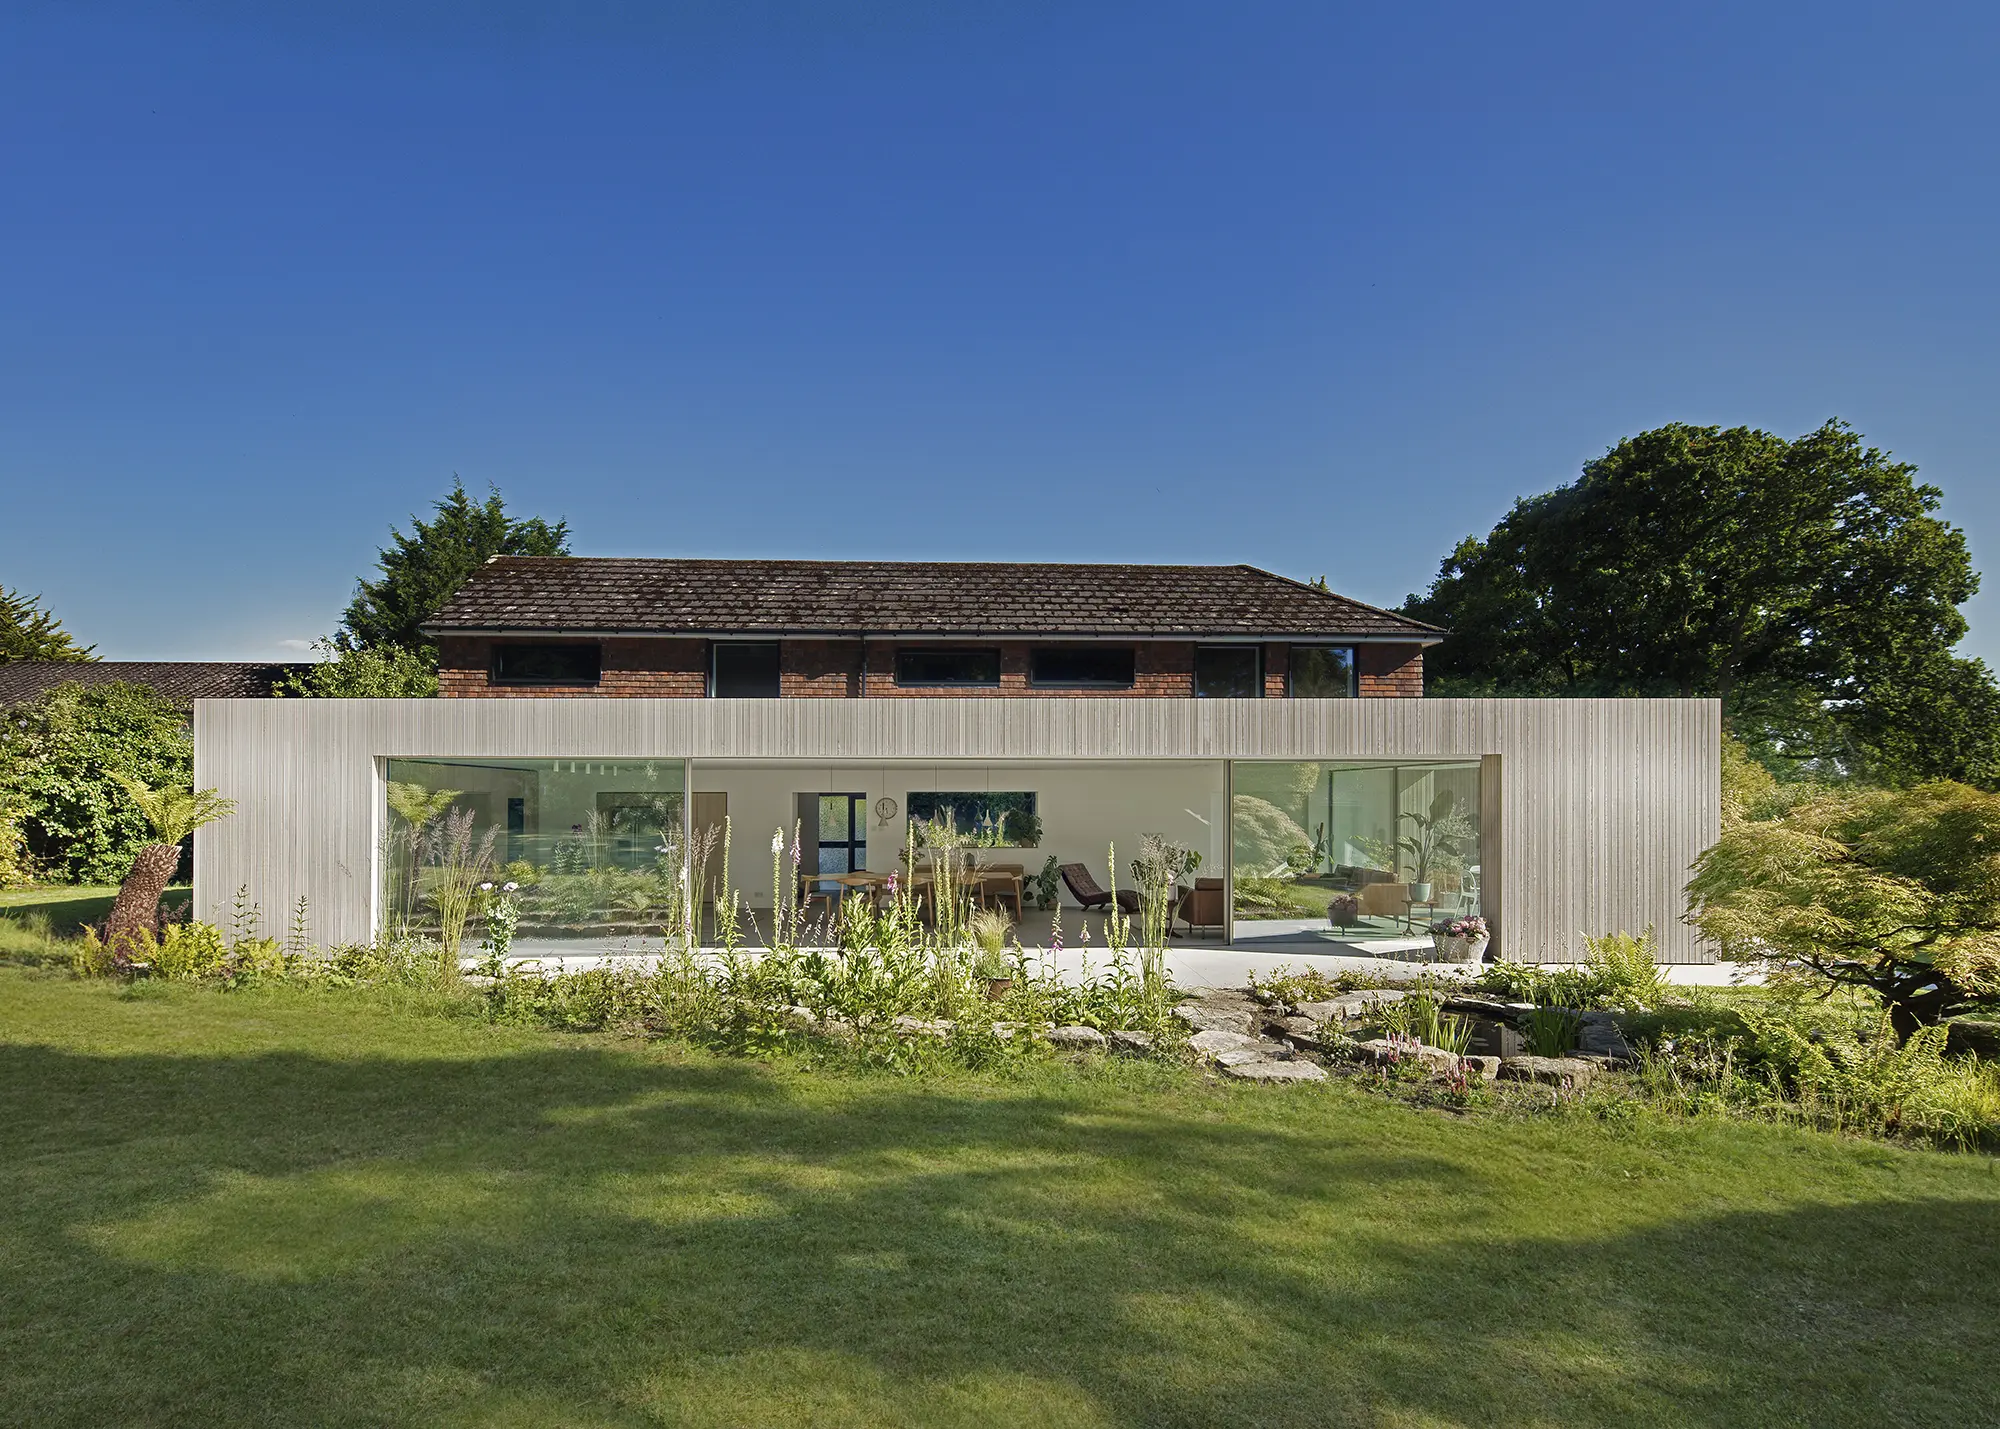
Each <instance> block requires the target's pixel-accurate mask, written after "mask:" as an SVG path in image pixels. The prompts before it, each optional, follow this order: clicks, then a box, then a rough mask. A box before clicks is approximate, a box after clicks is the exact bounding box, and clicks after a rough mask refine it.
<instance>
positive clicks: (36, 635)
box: [0, 586, 97, 665]
mask: <svg viewBox="0 0 2000 1429" xmlns="http://www.w3.org/2000/svg"><path fill="white" fill-rule="evenodd" d="M96 648H97V647H96V646H95V645H78V644H77V643H76V641H75V640H73V639H71V638H70V634H69V632H68V631H67V630H64V629H63V628H62V622H61V621H60V620H57V619H56V618H55V617H54V616H53V615H51V614H49V613H48V612H47V611H46V610H44V609H42V598H41V597H40V596H38V595H22V594H21V593H20V592H19V591H17V590H9V589H7V587H5V586H0V665H7V664H11V663H12V662H14V661H16V660H74V661H83V660H95V659H96V658H97V657H96V656H95V655H93V654H92V653H91V652H92V651H93V650H95V649H96Z"/></svg>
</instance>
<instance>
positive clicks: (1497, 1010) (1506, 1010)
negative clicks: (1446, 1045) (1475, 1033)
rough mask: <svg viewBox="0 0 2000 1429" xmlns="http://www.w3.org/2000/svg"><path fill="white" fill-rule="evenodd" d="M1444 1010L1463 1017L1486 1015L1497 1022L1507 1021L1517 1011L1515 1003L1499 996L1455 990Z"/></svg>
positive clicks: (1445, 1002)
mask: <svg viewBox="0 0 2000 1429" xmlns="http://www.w3.org/2000/svg"><path fill="white" fill-rule="evenodd" d="M1443 1010H1444V1011H1446V1012H1456V1013H1458V1014H1459V1015H1461V1016H1463V1017H1486V1018H1491V1019H1492V1020H1493V1021H1495V1022H1505V1021H1506V1020H1507V1019H1508V1018H1509V1017H1510V1016H1512V1015H1513V1013H1514V1011H1515V1004H1511V1003H1506V1002H1502V1001H1501V1000H1500V999H1499V998H1497V997H1480V996H1478V995H1477V994H1476V993H1469V992H1455V993H1453V994H1452V995H1451V996H1449V997H1447V998H1446V999H1445V1000H1444V1003H1443Z"/></svg>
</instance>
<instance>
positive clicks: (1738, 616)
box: [1403, 421, 2000, 787]
mask: <svg viewBox="0 0 2000 1429" xmlns="http://www.w3.org/2000/svg"><path fill="white" fill-rule="evenodd" d="M1940 497H1941V493H1940V492H1939V491H1938V489H1937V488H1936V487H1934V486H1928V485H1923V484H1920V483H1918V482H1917V480H1916V468H1915V467H1914V466H1912V465H1910V464H1909V463H1907V462H1898V461H1894V460H1891V459H1890V458H1889V457H1888V456H1887V455H1886V454H1884V453H1882V452H1880V451H1877V450H1876V449H1875V448H1873V447H1869V446H1866V445H1864V443H1863V442H1862V440H1861V438H1860V437H1859V436H1858V435H1857V434H1856V433H1855V432H1854V431H1853V430H1852V429H1850V428H1849V427H1848V426H1846V425H1845V424H1844V423H1842V422H1839V421H1829V422H1828V423H1826V425H1824V426H1822V427H1820V428H1819V429H1818V430H1817V431H1812V432H1808V433H1806V434H1805V435H1804V436H1802V437H1798V438H1796V439H1794V440H1789V441H1788V440H1786V439H1785V438H1782V437H1778V436H1774V435H1772V434H1771V433H1769V432H1763V431H1756V430H1753V429H1751V428H1748V427H1732V428H1727V429H1724V428H1719V427H1694V426H1686V425H1682V424H1678V423H1676V424H1674V425H1671V426H1666V427H1661V428H1659V429H1657V430H1655V431H1649V432H1642V433H1640V434H1639V435H1638V436H1635V437H1631V438H1629V439H1627V440H1625V441H1622V442H1620V443H1619V444H1618V445H1617V446H1615V447H1613V448H1612V449H1611V450H1610V451H1609V452H1608V453H1606V454H1605V455H1604V456H1603V457H1601V458H1599V459H1598V460H1596V461H1593V462H1591V463H1590V464H1589V465H1587V466H1586V467H1585V468H1584V469H1583V473H1582V475H1581V476H1580V477H1579V478H1578V479H1577V480H1576V481H1575V482H1573V483H1572V484H1570V485H1568V486H1564V487H1561V488H1558V489H1557V490H1555V491H1552V492H1549V493H1548V494H1546V495H1543V496H1535V497H1530V498H1527V499H1526V500H1522V501H1519V502H1517V503H1515V506H1514V509H1513V510H1512V511H1510V512H1509V513H1508V514H1507V515H1506V516H1505V517H1504V518H1503V519H1502V520H1501V522H1500V524H1499V525H1497V526H1495V527H1494V528H1493V530H1492V531H1491V532H1490V533H1489V534H1488V535H1487V536H1486V537H1485V538H1484V539H1480V538H1477V537H1468V538H1467V539H1466V540H1464V541H1462V542H1460V543H1459V545H1458V547H1457V549H1456V550H1454V551H1453V552H1452V553H1451V555H1450V556H1448V557H1447V558H1446V559H1445V561H1444V563H1443V565H1442V567H1441V568H1440V570H1439V572H1438V577H1437V579H1436V581H1435V582H1433V583H1432V585H1431V588H1430V590H1429V591H1427V592H1426V593H1425V594H1423V595H1421V596H1411V597H1410V598H1409V600H1408V601H1407V602H1405V604H1404V606H1403V610H1404V613H1406V614H1408V615H1412V616H1415V617H1417V618H1418V619H1421V620H1428V621H1432V622H1434V623H1436V624H1439V625H1442V626H1444V627H1446V628H1447V629H1448V630H1449V631H1450V632H1451V633H1450V636H1449V637H1448V638H1447V639H1446V640H1445V641H1444V643H1443V644H1442V645H1440V646H1438V647H1437V648H1436V649H1434V650H1433V651H1431V652H1430V654H1429V655H1428V656H1427V657H1426V661H1425V663H1426V667H1427V668H1426V674H1427V676H1429V677H1430V678H1431V680H1432V684H1433V689H1434V691H1435V692H1438V693H1451V692H1453V691H1457V692H1462V693H1493V694H1520V695H1536V694H1544V695H1558V694H1590V695H1681V696H1691V695H1712V696H1715V697H1718V698H1719V699H1720V700H1721V701H1722V703H1723V709H1724V717H1725V719H1726V720H1727V721H1728V723H1729V725H1730V727H1731V729H1732V730H1733V731H1734V732H1735V733H1737V734H1738V735H1739V736H1740V737H1742V738H1743V739H1745V741H1746V742H1747V743H1749V744H1750V745H1751V747H1752V748H1753V749H1755V750H1756V751H1757V752H1758V754H1759V756H1760V757H1762V758H1764V759H1765V760H1767V761H1768V762H1771V763H1772V764H1774V765H1785V764H1790V765H1792V766H1795V767H1803V768H1808V769H1817V770H1820V771H1833V770H1838V771H1840V772H1844V773H1856V774H1864V775H1868V776H1871V777H1876V778H1884V779H1889V780H1892V781H1898V782H1900V781H1905V780H1913V779H1925V778H1954V779H1960V780H1965V781H1968V782H1972V783H1977V784H1980V785H1983V786H1986V787H1994V786H1995V785H1996V784H2000V688H1997V687H1996V686H1995V683H1994V680H1993V677H1992V674H1991V673H1990V672H1989V671H1988V670H1987V668H1986V666H1985V665H1984V664H1983V663H1981V662H1979V661H1976V660H1967V659H1964V658H1962V657H1960V656H1958V655H1956V654H1954V653H1953V649H1952V647H1953V646H1954V645H1955V644H1956V643H1957V642H1958V640H1959V638H1960V637H1961V636H1962V635H1963V634H1964V633H1965V620H1964V617H1963V616H1961V615H1960V614H1959V609H1958V608H1959V606H1960V605H1962V604H1963V603H1964V602H1965V601H1966V600H1968V599H1970V598H1971V596H1972V594H1973V592H1974V591H1976V590H1977V589H1978V585H1979V578H1978V576H1977V574H1976V573H1975V572H1974V571H1973V569H1972V563H1971V559H1970V557H1969V556H1968V554H1967V552H1966V545H1965V537H1964V535H1963V534H1962V533H1961V532H1960V531H1959V530H1958V529H1957V528H1955V527H1953V526H1951V525H1949V524H1948V523H1946V522H1945V521H1942V520H1940V519H1939V518H1938V517H1937V516H1936V515H1935V514H1934V513H1935V511H1936V510H1937V506H1938V503H1939V500H1940Z"/></svg>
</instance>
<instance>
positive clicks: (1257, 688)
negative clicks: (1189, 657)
mask: <svg viewBox="0 0 2000 1429" xmlns="http://www.w3.org/2000/svg"><path fill="white" fill-rule="evenodd" d="M1224 651H1226V652H1227V653H1229V654H1232V655H1235V654H1240V653H1245V652H1247V653H1248V654H1249V656H1250V661H1251V664H1252V665H1253V666H1254V667H1255V668H1254V669H1253V670H1252V671H1251V675H1250V693H1249V694H1247V695H1210V694H1204V693H1203V692H1202V688H1201V657H1202V655H1203V654H1204V653H1217V652H1224ZM1191 675H1192V683H1193V688H1194V697H1195V698H1196V699H1198V700H1226V699H1242V700H1261V699H1263V698H1264V647H1263V646H1262V645H1247V644H1243V645H1220V644H1218V645H1197V646H1195V647H1194V669H1193V671H1192V672H1191Z"/></svg>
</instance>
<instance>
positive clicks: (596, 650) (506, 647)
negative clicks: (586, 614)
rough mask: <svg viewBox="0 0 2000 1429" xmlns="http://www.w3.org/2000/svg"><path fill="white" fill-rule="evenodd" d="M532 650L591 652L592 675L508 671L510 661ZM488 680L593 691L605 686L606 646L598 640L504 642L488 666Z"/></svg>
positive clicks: (494, 647)
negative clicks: (535, 673) (598, 686)
mask: <svg viewBox="0 0 2000 1429" xmlns="http://www.w3.org/2000/svg"><path fill="white" fill-rule="evenodd" d="M529 650H533V651H537V652H546V651H551V650H560V651H563V652H565V653H574V652H577V651H583V650H587V651H589V652H590V657H591V659H590V665H591V673H590V674H589V675H588V676H585V675H582V674H580V673H578V674H570V675H521V674H510V673H508V671H507V669H506V657H507V656H509V655H513V656H515V657H516V658H517V659H518V658H519V657H520V655H521V654H522V653H523V652H525V651H529ZM487 679H488V680H489V681H490V682H491V683H493V684H495V685H509V686H519V685H566V686H570V687H573V688H592V687H595V686H597V685H599V684H602V683H603V681H604V646H603V645H602V644H601V643H599V642H597V641H594V640H537V641H533V642H529V641H523V640H503V641H500V642H498V643H496V644H495V645H494V646H493V647H492V652H491V658H490V660H489V661H488V665H487Z"/></svg>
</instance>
